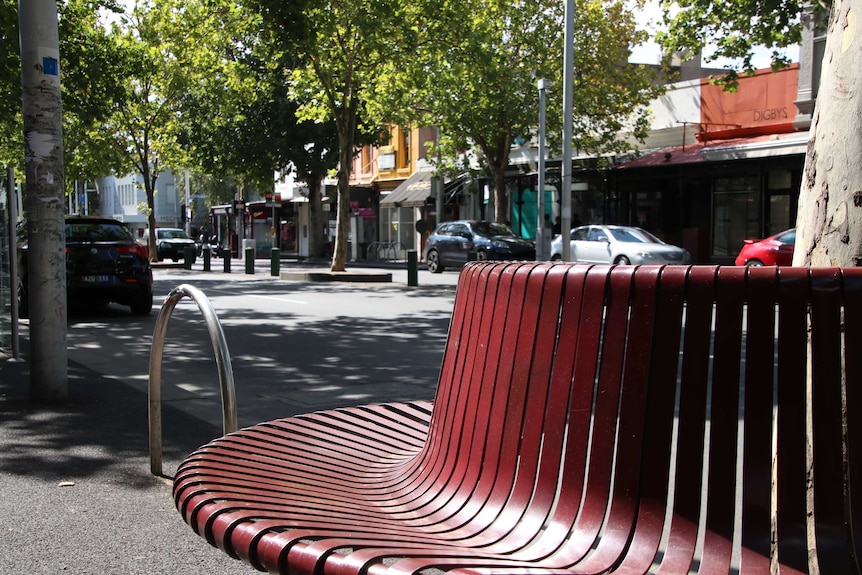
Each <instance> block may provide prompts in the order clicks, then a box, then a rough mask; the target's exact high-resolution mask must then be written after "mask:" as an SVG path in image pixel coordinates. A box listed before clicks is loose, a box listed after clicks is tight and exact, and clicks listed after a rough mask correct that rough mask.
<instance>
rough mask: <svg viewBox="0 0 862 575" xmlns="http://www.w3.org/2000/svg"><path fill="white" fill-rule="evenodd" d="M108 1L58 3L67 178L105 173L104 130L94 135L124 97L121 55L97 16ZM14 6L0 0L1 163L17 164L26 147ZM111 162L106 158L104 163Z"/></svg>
mask: <svg viewBox="0 0 862 575" xmlns="http://www.w3.org/2000/svg"><path fill="white" fill-rule="evenodd" d="M105 7H109V8H116V6H115V2H113V1H108V0H102V1H97V0H65V1H64V2H60V3H58V11H59V35H60V58H61V62H60V69H61V74H62V85H61V90H62V102H63V136H64V143H65V152H66V158H65V162H66V180H67V184H69V185H70V186H71V182H72V180H74V179H75V178H93V177H97V176H100V175H104V173H105V168H104V167H103V166H104V165H105V164H106V156H110V154H111V152H112V150H111V146H104V145H103V144H104V141H105V138H104V133H97V135H96V137H91V136H90V134H92V133H95V132H96V131H97V128H98V127H99V126H100V125H101V123H102V122H104V121H105V119H106V118H107V117H108V115H109V114H110V113H111V111H112V109H113V106H114V104H115V102H116V101H117V99H118V98H121V97H122V82H123V77H124V74H123V73H122V71H121V68H120V66H121V63H122V58H121V56H120V54H119V53H118V50H117V46H116V43H115V42H114V40H113V38H112V36H111V34H110V32H109V31H108V30H106V29H105V28H104V27H103V26H102V25H101V23H100V22H99V20H98V11H99V9H100V8H105ZM18 41H19V39H18V10H17V2H15V1H14V0H0V86H2V90H0V163H2V164H4V165H6V164H11V165H19V166H20V165H21V163H22V161H23V153H24V146H23V141H22V130H23V128H22V120H21V60H20V57H19V44H18ZM107 163H108V165H110V164H111V162H110V161H108V162H107Z"/></svg>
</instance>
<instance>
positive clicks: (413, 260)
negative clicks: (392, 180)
mask: <svg viewBox="0 0 862 575" xmlns="http://www.w3.org/2000/svg"><path fill="white" fill-rule="evenodd" d="M407 285H409V286H418V285H419V257H418V255H417V253H416V250H407Z"/></svg>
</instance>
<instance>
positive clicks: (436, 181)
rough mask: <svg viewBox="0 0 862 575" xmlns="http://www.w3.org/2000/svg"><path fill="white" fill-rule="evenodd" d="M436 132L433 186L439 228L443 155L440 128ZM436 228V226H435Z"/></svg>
mask: <svg viewBox="0 0 862 575" xmlns="http://www.w3.org/2000/svg"><path fill="white" fill-rule="evenodd" d="M436 128H437V131H436V140H437V174H438V175H437V177H436V178H434V184H435V185H436V186H437V187H436V189H435V190H434V191H435V192H436V206H435V209H436V210H437V225H438V226H439V225H440V224H441V223H443V173H442V171H441V163H442V157H443V154H442V152H441V151H440V126H437V127H436ZM435 227H436V226H435Z"/></svg>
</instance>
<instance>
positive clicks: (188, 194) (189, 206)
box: [183, 168, 192, 234]
mask: <svg viewBox="0 0 862 575" xmlns="http://www.w3.org/2000/svg"><path fill="white" fill-rule="evenodd" d="M184 172H185V180H186V181H185V192H184V195H185V200H186V201H185V202H183V205H184V206H185V208H184V209H185V210H186V213H185V214H183V216H185V220H186V225H185V229H186V234H191V233H192V218H191V212H192V198H191V186H190V184H189V169H188V168H186V169H185V170H184Z"/></svg>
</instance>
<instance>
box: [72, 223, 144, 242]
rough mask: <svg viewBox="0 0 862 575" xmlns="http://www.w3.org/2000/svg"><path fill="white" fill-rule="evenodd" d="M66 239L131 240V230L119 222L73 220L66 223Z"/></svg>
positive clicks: (79, 240)
mask: <svg viewBox="0 0 862 575" xmlns="http://www.w3.org/2000/svg"><path fill="white" fill-rule="evenodd" d="M66 241H70V242H133V241H134V238H133V237H132V234H131V232H129V230H128V228H126V227H125V226H123V225H120V224H111V223H95V222H75V223H67V224H66Z"/></svg>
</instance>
